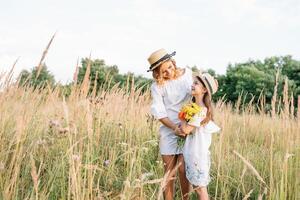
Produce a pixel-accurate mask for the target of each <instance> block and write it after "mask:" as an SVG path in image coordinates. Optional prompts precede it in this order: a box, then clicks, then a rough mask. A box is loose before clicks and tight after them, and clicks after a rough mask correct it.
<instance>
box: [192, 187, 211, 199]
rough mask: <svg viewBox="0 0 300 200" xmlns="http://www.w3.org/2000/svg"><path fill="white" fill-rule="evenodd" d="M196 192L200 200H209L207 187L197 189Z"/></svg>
mask: <svg viewBox="0 0 300 200" xmlns="http://www.w3.org/2000/svg"><path fill="white" fill-rule="evenodd" d="M195 190H196V192H197V196H198V199H199V200H209V197H208V192H207V188H206V187H197V188H196V189H195Z"/></svg>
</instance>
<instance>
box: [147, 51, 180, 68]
mask: <svg viewBox="0 0 300 200" xmlns="http://www.w3.org/2000/svg"><path fill="white" fill-rule="evenodd" d="M175 54H176V52H175V51H174V52H173V53H171V54H168V52H167V51H166V50H165V49H159V50H157V51H155V52H153V53H152V54H151V55H150V56H149V58H148V62H149V63H150V69H149V70H148V72H149V71H153V70H154V69H155V68H157V67H158V66H159V65H160V64H161V63H163V62H165V61H167V60H169V59H170V58H171V57H172V56H174V55H175Z"/></svg>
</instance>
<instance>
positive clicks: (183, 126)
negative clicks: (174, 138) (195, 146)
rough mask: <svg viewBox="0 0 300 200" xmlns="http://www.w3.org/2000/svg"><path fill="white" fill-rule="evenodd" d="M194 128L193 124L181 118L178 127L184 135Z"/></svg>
mask: <svg viewBox="0 0 300 200" xmlns="http://www.w3.org/2000/svg"><path fill="white" fill-rule="evenodd" d="M195 128H196V127H195V126H192V125H189V124H187V122H186V121H183V120H182V121H181V126H180V129H181V130H182V132H183V133H184V134H186V135H188V134H190V133H191V132H192V131H194V129H195Z"/></svg>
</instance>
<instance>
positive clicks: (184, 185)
mask: <svg viewBox="0 0 300 200" xmlns="http://www.w3.org/2000/svg"><path fill="white" fill-rule="evenodd" d="M178 163H181V165H180V166H179V168H178V172H179V180H180V188H181V194H182V197H183V198H182V199H183V200H185V199H189V189H190V183H189V181H188V179H187V178H186V174H185V165H184V159H183V155H182V154H179V155H178Z"/></svg>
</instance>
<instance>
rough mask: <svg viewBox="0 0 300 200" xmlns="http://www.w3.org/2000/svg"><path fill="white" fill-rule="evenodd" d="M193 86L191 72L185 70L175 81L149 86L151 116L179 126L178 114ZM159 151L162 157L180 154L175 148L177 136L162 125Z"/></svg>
mask: <svg viewBox="0 0 300 200" xmlns="http://www.w3.org/2000/svg"><path fill="white" fill-rule="evenodd" d="M192 84H193V75H192V70H191V69H189V68H185V72H184V74H183V75H181V76H180V77H178V78H177V79H175V80H170V81H167V82H165V83H164V84H163V85H162V86H159V85H157V84H156V83H155V82H154V83H153V84H152V85H151V95H152V104H151V114H152V115H153V116H154V117H155V118H156V119H162V118H165V117H168V118H169V119H170V120H171V121H172V122H173V123H175V124H180V120H179V119H178V113H179V111H180V109H181V107H182V105H183V104H184V103H185V102H186V101H188V100H190V99H191V86H192ZM159 136H160V137H159V149H160V153H161V154H162V155H174V154H181V153H182V149H180V148H178V146H177V138H178V137H177V136H176V135H175V133H174V131H173V130H172V129H170V128H168V127H166V126H164V125H161V126H160V128H159Z"/></svg>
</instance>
